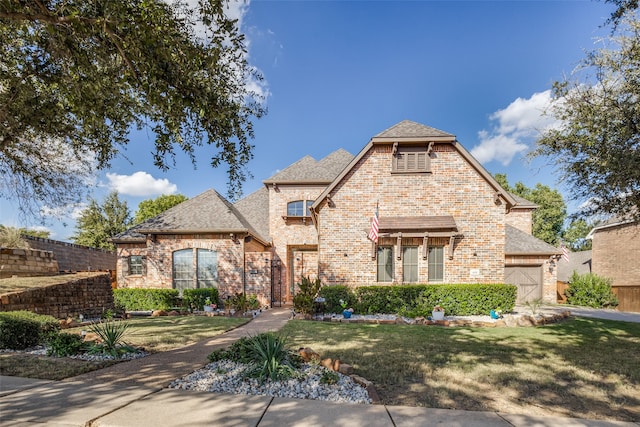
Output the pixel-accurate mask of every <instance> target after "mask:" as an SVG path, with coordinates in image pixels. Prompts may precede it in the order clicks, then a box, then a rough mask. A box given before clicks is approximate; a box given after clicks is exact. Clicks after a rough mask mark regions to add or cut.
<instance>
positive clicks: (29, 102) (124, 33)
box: [0, 0, 265, 213]
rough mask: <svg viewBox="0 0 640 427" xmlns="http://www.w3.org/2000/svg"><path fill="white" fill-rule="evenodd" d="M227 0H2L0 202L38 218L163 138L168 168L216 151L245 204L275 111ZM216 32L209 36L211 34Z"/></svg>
mask: <svg viewBox="0 0 640 427" xmlns="http://www.w3.org/2000/svg"><path fill="white" fill-rule="evenodd" d="M225 7H226V1H225V0H203V1H200V2H198V6H196V7H194V8H190V7H189V6H188V5H187V4H186V2H182V1H179V0H175V1H174V2H165V1H159V0H155V1H154V0H152V1H142V0H119V1H115V0H95V1H84V0H66V1H63V2H62V1H41V0H26V1H19V2H18V1H12V0H0V58H1V60H0V61H1V66H0V195H1V196H2V197H5V198H9V197H11V198H16V199H18V200H19V201H20V208H21V210H23V211H28V213H33V212H34V211H35V212H37V210H38V209H39V208H41V207H42V206H48V207H49V208H57V207H62V206H64V205H66V204H68V203H72V202H78V201H80V200H81V199H83V198H84V195H85V194H86V193H85V191H84V190H85V189H86V188H87V182H86V180H87V179H89V178H90V177H91V176H92V173H93V172H94V171H95V169H100V168H106V167H108V166H109V165H110V162H111V161H112V160H113V158H114V157H115V156H117V155H125V154H123V152H124V151H125V149H126V146H127V145H128V144H130V140H129V133H130V131H131V130H132V129H134V128H138V129H141V128H148V129H149V130H150V131H151V133H153V134H154V135H155V143H154V149H152V150H151V151H152V152H153V160H154V163H155V165H156V166H157V167H158V168H160V169H162V170H166V169H167V168H169V167H171V166H173V165H174V164H175V155H176V153H177V152H179V151H182V152H184V153H186V154H187V155H188V156H189V157H190V158H191V161H192V162H193V163H194V165H195V163H196V158H195V155H194V149H195V148H196V147H199V146H206V145H208V146H210V147H211V157H210V164H211V166H212V167H218V166H221V165H223V164H226V166H227V175H228V195H229V197H230V198H232V199H234V198H237V197H238V196H239V195H240V194H241V188H242V183H243V182H244V181H245V179H246V177H247V176H248V171H247V170H246V164H247V162H248V161H249V160H250V159H251V158H252V157H253V146H252V145H251V144H250V142H249V140H250V139H251V138H252V137H253V126H252V120H253V119H254V118H259V117H261V116H262V115H263V114H264V113H265V110H264V108H263V106H262V103H261V101H262V100H261V98H260V96H259V94H257V93H255V92H254V91H252V90H250V89H249V87H250V86H249V85H248V84H247V82H248V81H249V80H250V79H261V76H260V74H259V73H258V72H257V71H256V70H255V68H253V67H251V66H250V65H249V64H248V62H247V59H246V47H245V41H244V37H243V35H242V34H241V33H239V30H238V25H237V21H236V20H232V19H230V18H228V17H227V16H226V15H225V10H226V9H225ZM202 29H205V31H201V30H202Z"/></svg>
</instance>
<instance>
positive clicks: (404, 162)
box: [392, 143, 431, 173]
mask: <svg viewBox="0 0 640 427" xmlns="http://www.w3.org/2000/svg"><path fill="white" fill-rule="evenodd" d="M396 144H397V143H396ZM396 144H394V147H393V151H394V155H393V167H392V171H393V172H394V173H419V172H431V158H430V157H429V147H428V146H426V145H423V146H415V145H410V146H402V145H396Z"/></svg>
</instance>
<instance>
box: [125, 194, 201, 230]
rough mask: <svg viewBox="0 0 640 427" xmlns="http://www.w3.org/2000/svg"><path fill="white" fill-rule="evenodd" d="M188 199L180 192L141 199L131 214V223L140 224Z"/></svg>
mask: <svg viewBox="0 0 640 427" xmlns="http://www.w3.org/2000/svg"><path fill="white" fill-rule="evenodd" d="M188 199H189V198H188V197H187V196H185V195H182V194H163V195H162V196H159V197H156V198H155V199H147V200H143V201H141V202H140V203H139V204H138V210H137V211H136V213H135V214H134V216H133V224H140V223H141V222H144V221H146V220H148V219H149V218H153V217H154V216H157V215H159V214H161V213H162V212H164V211H166V210H167V209H169V208H172V207H174V206H175V205H178V204H180V203H182V202H184V201H185V200H188Z"/></svg>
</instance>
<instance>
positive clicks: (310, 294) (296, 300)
mask: <svg viewBox="0 0 640 427" xmlns="http://www.w3.org/2000/svg"><path fill="white" fill-rule="evenodd" d="M298 287H299V288H300V291H299V292H298V293H297V294H296V295H295V296H294V297H293V309H294V310H295V311H297V312H299V313H303V314H312V313H313V300H314V298H316V297H317V296H318V292H320V288H321V287H322V282H321V281H320V279H316V280H311V279H310V278H309V277H303V278H302V282H300V283H299V284H298Z"/></svg>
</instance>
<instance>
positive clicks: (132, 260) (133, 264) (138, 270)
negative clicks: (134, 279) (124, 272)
mask: <svg viewBox="0 0 640 427" xmlns="http://www.w3.org/2000/svg"><path fill="white" fill-rule="evenodd" d="M129 274H142V255H131V256H130V257H129Z"/></svg>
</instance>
